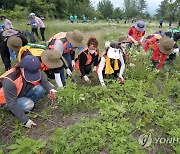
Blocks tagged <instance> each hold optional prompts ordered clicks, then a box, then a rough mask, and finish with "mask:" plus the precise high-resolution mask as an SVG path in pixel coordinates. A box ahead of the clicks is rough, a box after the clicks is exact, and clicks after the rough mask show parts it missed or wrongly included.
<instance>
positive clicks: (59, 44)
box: [48, 30, 84, 71]
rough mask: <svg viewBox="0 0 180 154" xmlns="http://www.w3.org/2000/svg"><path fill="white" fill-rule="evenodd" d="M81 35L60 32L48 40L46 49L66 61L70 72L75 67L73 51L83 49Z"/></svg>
mask: <svg viewBox="0 0 180 154" xmlns="http://www.w3.org/2000/svg"><path fill="white" fill-rule="evenodd" d="M83 46H84V45H83V35H82V33H81V32H80V31H78V30H74V31H73V32H60V33H57V34H56V35H54V36H53V37H52V38H50V40H49V43H48V48H49V49H53V50H57V51H59V52H60V54H61V55H62V56H63V57H64V58H65V59H66V61H67V64H68V68H69V69H70V70H71V71H72V68H73V67H74V66H75V62H74V58H75V49H76V48H78V47H83Z"/></svg>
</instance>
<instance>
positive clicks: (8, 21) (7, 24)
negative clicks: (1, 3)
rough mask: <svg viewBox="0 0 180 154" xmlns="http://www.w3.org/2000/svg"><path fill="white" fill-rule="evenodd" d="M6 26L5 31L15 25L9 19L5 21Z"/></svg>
mask: <svg viewBox="0 0 180 154" xmlns="http://www.w3.org/2000/svg"><path fill="white" fill-rule="evenodd" d="M4 25H5V29H11V28H13V25H12V23H11V21H10V20H9V19H4Z"/></svg>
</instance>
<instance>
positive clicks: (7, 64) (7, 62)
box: [0, 46, 11, 71]
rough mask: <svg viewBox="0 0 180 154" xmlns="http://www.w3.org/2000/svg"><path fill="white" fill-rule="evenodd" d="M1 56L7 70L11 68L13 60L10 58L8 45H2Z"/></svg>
mask: <svg viewBox="0 0 180 154" xmlns="http://www.w3.org/2000/svg"><path fill="white" fill-rule="evenodd" d="M0 53H1V58H2V61H3V63H4V66H5V70H6V71H7V70H9V69H10V68H11V60H10V53H9V49H8V47H7V46H1V47H0Z"/></svg>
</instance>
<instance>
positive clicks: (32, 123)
mask: <svg viewBox="0 0 180 154" xmlns="http://www.w3.org/2000/svg"><path fill="white" fill-rule="evenodd" d="M32 126H37V124H36V123H34V122H33V121H32V120H30V119H29V120H28V122H27V123H26V124H25V127H27V128H32Z"/></svg>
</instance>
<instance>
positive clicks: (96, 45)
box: [87, 37, 98, 48]
mask: <svg viewBox="0 0 180 154" xmlns="http://www.w3.org/2000/svg"><path fill="white" fill-rule="evenodd" d="M90 45H94V47H96V48H97V47H98V41H97V39H96V38H95V37H90V38H89V40H88V42H87V46H88V47H89V46H90Z"/></svg>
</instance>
